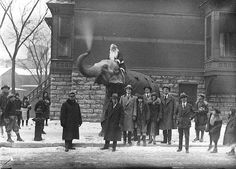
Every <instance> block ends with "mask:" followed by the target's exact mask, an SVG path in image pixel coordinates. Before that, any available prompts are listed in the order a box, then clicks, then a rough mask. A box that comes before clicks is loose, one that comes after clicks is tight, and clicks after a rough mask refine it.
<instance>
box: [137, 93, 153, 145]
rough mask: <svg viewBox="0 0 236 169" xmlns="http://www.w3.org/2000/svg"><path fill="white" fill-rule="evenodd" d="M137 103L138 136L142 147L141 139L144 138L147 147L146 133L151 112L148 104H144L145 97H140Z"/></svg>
mask: <svg viewBox="0 0 236 169" xmlns="http://www.w3.org/2000/svg"><path fill="white" fill-rule="evenodd" d="M137 100H138V103H137V116H136V123H137V135H138V143H137V145H140V139H141V138H140V137H141V136H142V140H143V146H146V133H147V125H148V122H149V119H150V110H149V107H148V105H147V103H146V102H144V98H143V96H138V99H137Z"/></svg>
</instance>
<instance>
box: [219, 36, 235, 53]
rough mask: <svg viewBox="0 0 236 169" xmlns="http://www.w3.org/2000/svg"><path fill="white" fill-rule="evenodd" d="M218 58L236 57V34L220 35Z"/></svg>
mask: <svg viewBox="0 0 236 169" xmlns="http://www.w3.org/2000/svg"><path fill="white" fill-rule="evenodd" d="M220 56H224V57H236V33H233V32H226V33H220Z"/></svg>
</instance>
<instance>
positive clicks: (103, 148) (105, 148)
mask: <svg viewBox="0 0 236 169" xmlns="http://www.w3.org/2000/svg"><path fill="white" fill-rule="evenodd" d="M107 149H109V148H108V147H102V148H100V150H107Z"/></svg>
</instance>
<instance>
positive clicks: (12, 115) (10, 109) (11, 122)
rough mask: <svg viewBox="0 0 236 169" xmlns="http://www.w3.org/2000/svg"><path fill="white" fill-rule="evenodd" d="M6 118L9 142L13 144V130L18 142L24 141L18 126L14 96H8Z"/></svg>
mask: <svg viewBox="0 0 236 169" xmlns="http://www.w3.org/2000/svg"><path fill="white" fill-rule="evenodd" d="M4 118H5V123H6V132H7V136H8V138H7V141H8V142H10V143H13V142H14V141H13V140H12V139H11V131H12V130H13V131H14V132H15V133H16V135H17V141H23V140H22V138H21V137H20V133H19V126H18V125H17V113H16V104H15V96H14V95H13V94H11V95H9V96H8V101H7V105H6V109H5V112H4Z"/></svg>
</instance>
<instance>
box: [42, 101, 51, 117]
mask: <svg viewBox="0 0 236 169" xmlns="http://www.w3.org/2000/svg"><path fill="white" fill-rule="evenodd" d="M43 101H44V104H45V112H44V117H45V118H46V119H49V116H50V104H51V100H50V98H49V97H44V98H43Z"/></svg>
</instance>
